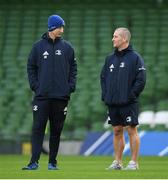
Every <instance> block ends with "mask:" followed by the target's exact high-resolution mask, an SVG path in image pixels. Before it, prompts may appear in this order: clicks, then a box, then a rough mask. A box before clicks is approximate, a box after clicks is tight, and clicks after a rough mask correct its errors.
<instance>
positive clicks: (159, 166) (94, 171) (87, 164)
mask: <svg viewBox="0 0 168 180" xmlns="http://www.w3.org/2000/svg"><path fill="white" fill-rule="evenodd" d="M47 160H48V156H45V155H43V156H41V159H40V168H39V169H38V170H35V171H23V170H21V168H22V167H23V166H25V165H27V163H28V161H29V156H23V155H0V178H1V179H167V178H168V156H166V157H140V158H139V166H140V170H138V171H124V170H122V171H117V170H115V171H114V170H113V171H107V170H105V168H106V167H107V166H109V165H110V164H111V162H112V158H111V157H110V156H90V157H84V156H58V162H59V168H60V170H58V171H49V170H47ZM128 161H129V158H128V157H126V158H124V160H123V162H124V166H126V164H127V163H128Z"/></svg>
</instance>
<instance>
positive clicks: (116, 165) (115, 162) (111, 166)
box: [106, 160, 123, 170]
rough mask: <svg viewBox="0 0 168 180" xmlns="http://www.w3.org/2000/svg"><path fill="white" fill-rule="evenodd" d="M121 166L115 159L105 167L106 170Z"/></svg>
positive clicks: (120, 167)
mask: <svg viewBox="0 0 168 180" xmlns="http://www.w3.org/2000/svg"><path fill="white" fill-rule="evenodd" d="M122 168H123V167H122V164H121V163H119V162H118V161H117V160H114V161H113V162H112V164H111V165H110V166H109V167H107V168H106V170H121V169H122Z"/></svg>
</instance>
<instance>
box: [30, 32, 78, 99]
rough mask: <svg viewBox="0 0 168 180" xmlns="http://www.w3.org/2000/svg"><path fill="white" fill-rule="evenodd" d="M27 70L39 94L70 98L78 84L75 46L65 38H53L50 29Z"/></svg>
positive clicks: (33, 86) (46, 96) (36, 93)
mask: <svg viewBox="0 0 168 180" xmlns="http://www.w3.org/2000/svg"><path fill="white" fill-rule="evenodd" d="M27 72H28V79H29V84H30V88H31V89H32V90H33V91H34V92H35V97H37V98H57V99H65V100H67V99H69V97H70V93H71V92H74V91H75V85H76V75H77V64H76V60H75V55H74V50H73V48H72V47H71V45H70V44H69V43H68V42H67V41H65V40H63V39H62V38H58V39H56V40H55V41H54V42H53V40H52V39H51V38H50V37H49V36H48V33H45V34H44V35H43V36H42V39H41V40H39V41H38V42H36V43H35V44H34V46H33V48H32V50H31V53H30V55H29V58H28V64H27Z"/></svg>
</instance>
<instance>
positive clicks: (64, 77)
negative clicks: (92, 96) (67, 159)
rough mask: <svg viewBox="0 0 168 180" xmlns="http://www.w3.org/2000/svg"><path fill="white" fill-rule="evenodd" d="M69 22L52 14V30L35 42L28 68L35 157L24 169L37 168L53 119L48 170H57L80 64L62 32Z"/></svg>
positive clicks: (50, 24) (50, 19) (33, 152)
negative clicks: (77, 62) (71, 97)
mask: <svg viewBox="0 0 168 180" xmlns="http://www.w3.org/2000/svg"><path fill="white" fill-rule="evenodd" d="M64 26H65V22H64V20H63V19H62V18H61V17H60V16H59V15H51V16H50V17H49V18H48V32H46V33H44V34H43V36H42V39H41V40H39V41H38V42H36V43H35V44H34V45H33V48H32V50H31V53H30V55H29V58H28V64H27V72H28V79H29V84H30V88H31V89H32V91H34V93H35V96H34V99H33V102H32V109H33V128H32V157H31V160H30V163H29V164H28V165H27V166H25V167H23V168H22V169H23V170H36V169H38V168H39V164H38V161H39V159H40V154H41V151H42V144H43V139H44V134H45V128H46V124H47V120H48V119H49V122H50V138H49V160H48V170H57V169H58V166H57V160H56V157H57V153H58V148H59V143H60V135H61V132H62V128H63V125H64V120H65V118H66V114H67V105H68V100H69V99H70V95H71V93H72V92H74V91H75V86H76V75H77V65H76V59H75V54H74V49H73V48H72V46H71V45H70V44H69V43H68V42H67V41H65V40H64V39H63V38H62V37H61V36H62V34H63V32H64Z"/></svg>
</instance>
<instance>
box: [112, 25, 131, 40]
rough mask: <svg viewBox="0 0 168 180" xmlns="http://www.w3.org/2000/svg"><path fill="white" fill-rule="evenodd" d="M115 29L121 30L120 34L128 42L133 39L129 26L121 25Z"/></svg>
mask: <svg viewBox="0 0 168 180" xmlns="http://www.w3.org/2000/svg"><path fill="white" fill-rule="evenodd" d="M115 31H119V34H120V35H121V36H122V37H123V38H125V39H126V40H127V42H128V43H129V41H130V39H131V33H130V31H129V30H128V28H125V27H119V28H117V29H116V30H115Z"/></svg>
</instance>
